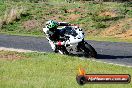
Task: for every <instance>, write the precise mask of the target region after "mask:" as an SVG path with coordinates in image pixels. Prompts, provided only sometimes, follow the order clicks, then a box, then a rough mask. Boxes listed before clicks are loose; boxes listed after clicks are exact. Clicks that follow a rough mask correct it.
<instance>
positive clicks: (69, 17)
mask: <svg viewBox="0 0 132 88" xmlns="http://www.w3.org/2000/svg"><path fill="white" fill-rule="evenodd" d="M79 18H81V15H79V14H70V15H69V16H68V19H69V20H71V21H74V20H77V19H79Z"/></svg>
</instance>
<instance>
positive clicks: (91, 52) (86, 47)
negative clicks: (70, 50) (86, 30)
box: [80, 41, 97, 58]
mask: <svg viewBox="0 0 132 88" xmlns="http://www.w3.org/2000/svg"><path fill="white" fill-rule="evenodd" d="M80 49H81V50H82V51H83V53H84V56H85V57H93V58H96V56H97V52H96V51H95V49H94V48H93V47H92V46H91V45H90V44H88V43H87V42H85V41H84V42H82V43H81V45H80Z"/></svg>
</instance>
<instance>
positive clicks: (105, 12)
mask: <svg viewBox="0 0 132 88" xmlns="http://www.w3.org/2000/svg"><path fill="white" fill-rule="evenodd" d="M99 16H110V17H117V14H116V13H115V12H112V11H103V12H101V13H100V14H99Z"/></svg>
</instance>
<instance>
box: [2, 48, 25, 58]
mask: <svg viewBox="0 0 132 88" xmlns="http://www.w3.org/2000/svg"><path fill="white" fill-rule="evenodd" d="M23 58H25V56H24V55H22V54H20V53H18V52H11V51H3V50H2V51H0V59H6V60H16V59H23Z"/></svg>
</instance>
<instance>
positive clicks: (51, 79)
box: [0, 51, 132, 88]
mask: <svg viewBox="0 0 132 88" xmlns="http://www.w3.org/2000/svg"><path fill="white" fill-rule="evenodd" d="M3 55H4V56H8V57H4V56H3ZM13 55H17V56H16V57H17V58H19V57H21V59H17V58H16V59H9V58H10V57H9V56H13ZM18 56H19V57H18ZM0 58H1V59H0V87H1V88H62V87H63V88H80V87H82V88H111V87H113V88H131V87H132V83H130V84H87V85H84V86H80V85H78V84H77V83H76V79H75V78H76V75H77V74H78V68H79V67H80V66H81V67H83V68H84V69H85V70H86V72H87V73H88V74H95V73H97V74H130V75H132V69H131V68H128V67H122V66H115V65H109V64H105V63H99V62H94V61H91V60H86V58H84V60H81V59H79V57H71V56H64V55H59V54H54V53H37V52H35V53H18V52H10V51H0ZM2 58H3V59H2ZM6 58H8V59H6Z"/></svg>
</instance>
